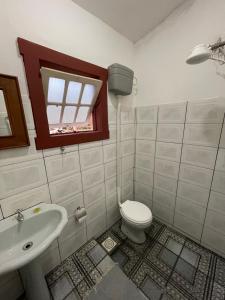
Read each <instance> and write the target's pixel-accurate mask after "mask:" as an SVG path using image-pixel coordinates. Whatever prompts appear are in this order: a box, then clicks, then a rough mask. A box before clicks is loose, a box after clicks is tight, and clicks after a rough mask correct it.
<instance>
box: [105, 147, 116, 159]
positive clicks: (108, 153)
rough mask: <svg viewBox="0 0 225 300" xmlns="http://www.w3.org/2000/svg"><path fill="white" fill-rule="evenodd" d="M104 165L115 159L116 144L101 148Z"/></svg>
mask: <svg viewBox="0 0 225 300" xmlns="http://www.w3.org/2000/svg"><path fill="white" fill-rule="evenodd" d="M103 154H104V163H107V162H110V161H112V160H115V159H116V144H110V145H104V146H103Z"/></svg>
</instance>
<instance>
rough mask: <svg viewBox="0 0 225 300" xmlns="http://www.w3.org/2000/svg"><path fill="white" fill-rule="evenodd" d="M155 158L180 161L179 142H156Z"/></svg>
mask: <svg viewBox="0 0 225 300" xmlns="http://www.w3.org/2000/svg"><path fill="white" fill-rule="evenodd" d="M155 156H156V157H157V158H161V159H166V160H172V161H177V162H180V156H181V144H175V143H162V142H157V143H156V154H155Z"/></svg>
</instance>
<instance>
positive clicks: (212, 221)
mask: <svg viewBox="0 0 225 300" xmlns="http://www.w3.org/2000/svg"><path fill="white" fill-rule="evenodd" d="M205 226H207V227H209V228H211V229H213V230H216V231H218V232H220V233H221V234H222V235H224V228H225V214H224V213H223V214H221V213H219V212H218V211H213V210H210V209H208V210H207V214H206V219H205Z"/></svg>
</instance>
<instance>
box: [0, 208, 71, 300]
mask: <svg viewBox="0 0 225 300" xmlns="http://www.w3.org/2000/svg"><path fill="white" fill-rule="evenodd" d="M22 214H23V216H24V220H23V221H22V222H19V221H18V220H17V219H16V217H17V216H16V215H13V216H11V217H9V218H6V219H4V220H2V221H1V223H0V224H1V226H0V241H1V243H0V275H2V274H4V273H7V272H9V271H12V270H15V269H20V273H21V277H22V279H23V283H24V286H25V290H26V296H27V298H28V299H32V300H33V299H39V300H42V299H43V300H47V299H50V297H49V296H48V295H47V294H49V293H48V290H47V291H46V288H47V285H46V282H45V279H44V275H43V273H42V270H41V265H40V262H39V261H38V258H39V256H40V254H42V253H43V252H44V251H45V250H46V249H47V248H48V247H49V246H50V245H51V243H52V242H53V241H54V240H55V239H56V238H57V237H58V236H59V235H60V233H61V232H62V230H63V228H64V227H65V225H66V223H67V222H68V218H67V212H66V210H65V208H64V207H61V206H59V205H56V204H45V203H41V204H39V205H37V206H34V207H32V208H29V209H27V210H24V211H23V212H22ZM37 281H39V283H37ZM40 284H41V286H40ZM38 286H39V287H38ZM31 288H32V291H30V292H29V289H31ZM37 288H39V289H42V291H36V289H37ZM34 289H35V290H34ZM44 290H45V293H44V294H43V296H42V295H41V294H40V293H43V291H44ZM35 293H37V296H36V295H34V294H35ZM48 297H49V298H48Z"/></svg>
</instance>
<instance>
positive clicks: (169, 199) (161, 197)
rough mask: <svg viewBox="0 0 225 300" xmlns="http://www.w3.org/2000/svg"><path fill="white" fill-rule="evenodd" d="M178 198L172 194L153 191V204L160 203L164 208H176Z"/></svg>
mask: <svg viewBox="0 0 225 300" xmlns="http://www.w3.org/2000/svg"><path fill="white" fill-rule="evenodd" d="M175 199H176V196H175V195H174V194H170V193H168V192H165V191H162V190H157V189H153V202H154V204H157V203H159V204H160V205H162V206H169V207H174V206H175Z"/></svg>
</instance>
